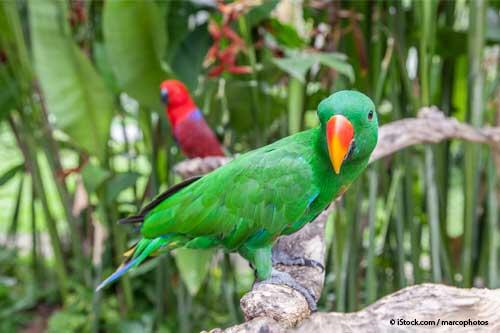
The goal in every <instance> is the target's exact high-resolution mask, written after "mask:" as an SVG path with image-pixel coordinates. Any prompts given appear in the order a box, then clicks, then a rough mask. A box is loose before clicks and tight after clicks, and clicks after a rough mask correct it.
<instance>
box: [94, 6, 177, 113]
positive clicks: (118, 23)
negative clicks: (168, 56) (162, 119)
mask: <svg viewBox="0 0 500 333" xmlns="http://www.w3.org/2000/svg"><path fill="white" fill-rule="evenodd" d="M103 20H104V21H103V32H104V39H105V47H106V51H107V54H108V60H109V62H110V63H111V65H112V67H113V71H114V73H115V76H116V78H117V80H118V83H119V85H120V86H121V88H122V89H123V90H124V91H125V92H126V93H127V94H129V95H130V96H132V97H133V98H135V99H137V100H138V101H139V103H141V104H142V105H144V106H147V107H150V108H156V109H161V106H160V97H159V86H160V83H161V82H162V81H163V80H164V79H166V78H167V77H168V74H167V73H166V72H165V71H164V70H163V68H162V66H161V58H162V56H163V52H164V50H165V47H166V36H165V25H164V21H163V20H162V13H161V12H160V10H159V8H158V6H157V5H156V4H155V3H154V2H153V1H106V2H105V4H104V13H103Z"/></svg>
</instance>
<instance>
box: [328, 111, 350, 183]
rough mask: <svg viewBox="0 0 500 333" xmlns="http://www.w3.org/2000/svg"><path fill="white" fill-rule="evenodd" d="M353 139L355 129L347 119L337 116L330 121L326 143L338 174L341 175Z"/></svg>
mask: <svg viewBox="0 0 500 333" xmlns="http://www.w3.org/2000/svg"><path fill="white" fill-rule="evenodd" d="M353 137H354V128H353V127H352V124H351V122H350V121H349V120H348V119H347V118H346V117H344V116H342V115H336V116H333V117H331V118H330V119H329V120H328V122H327V124H326V141H327V145H328V154H329V155H330V161H331V162H332V165H333V170H335V173H336V174H339V173H340V168H341V167H342V163H344V160H345V158H346V156H347V154H348V153H349V148H350V146H351V143H352V141H353Z"/></svg>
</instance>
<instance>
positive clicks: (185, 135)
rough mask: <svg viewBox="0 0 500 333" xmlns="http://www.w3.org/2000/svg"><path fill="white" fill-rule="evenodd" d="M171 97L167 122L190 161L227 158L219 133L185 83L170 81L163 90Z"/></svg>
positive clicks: (167, 109)
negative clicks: (195, 101)
mask: <svg viewBox="0 0 500 333" xmlns="http://www.w3.org/2000/svg"><path fill="white" fill-rule="evenodd" d="M160 88H161V90H162V93H165V94H166V95H167V96H168V102H167V105H166V110H165V111H166V113H167V118H168V120H169V122H170V126H171V128H172V131H173V134H174V137H175V139H176V140H177V143H178V144H179V146H180V148H181V151H182V152H183V153H184V155H186V156H187V157H189V158H194V157H206V156H224V155H225V154H224V151H223V149H222V146H221V144H220V142H219V140H218V139H217V137H216V136H215V133H214V132H213V131H212V129H211V128H210V127H209V126H208V125H207V123H206V121H205V119H204V118H203V114H202V113H201V112H200V111H199V110H198V108H197V107H196V104H195V103H194V101H193V99H192V98H191V96H190V94H189V91H188V89H187V88H186V86H184V84H182V82H180V81H177V80H166V81H164V82H163V83H162V84H161V86H160Z"/></svg>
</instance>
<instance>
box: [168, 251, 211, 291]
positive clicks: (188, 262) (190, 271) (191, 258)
mask: <svg viewBox="0 0 500 333" xmlns="http://www.w3.org/2000/svg"><path fill="white" fill-rule="evenodd" d="M214 252H215V250H213V249H210V250H192V249H177V250H175V255H174V257H175V262H176V264H177V268H178V269H179V273H180V275H181V278H182V281H183V282H184V284H185V285H186V287H187V289H188V291H189V293H190V294H191V295H196V293H198V290H200V287H201V286H202V284H203V281H205V278H206V276H207V274H208V270H209V268H210V262H211V261H212V257H213V254H214Z"/></svg>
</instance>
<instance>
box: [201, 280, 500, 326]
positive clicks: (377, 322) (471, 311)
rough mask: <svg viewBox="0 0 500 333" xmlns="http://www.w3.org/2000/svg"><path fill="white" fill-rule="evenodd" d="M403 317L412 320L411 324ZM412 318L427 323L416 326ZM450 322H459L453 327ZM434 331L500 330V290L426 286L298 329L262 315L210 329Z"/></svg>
mask: <svg viewBox="0 0 500 333" xmlns="http://www.w3.org/2000/svg"><path fill="white" fill-rule="evenodd" d="M469 319H470V321H469ZM392 320H393V321H392ZM401 320H404V321H406V322H408V323H407V325H405V323H404V322H402V321H401ZM413 320H417V321H419V323H421V324H423V325H416V324H412V323H411V322H412V321H413ZM438 320H439V322H438ZM421 321H426V322H427V323H423V322H421ZM429 321H430V322H429ZM445 321H455V323H453V325H450V324H449V323H445ZM478 321H481V322H482V323H481V324H479V323H478ZM398 322H399V324H398ZM474 322H476V323H474ZM425 324H427V325H425ZM429 331H432V332H500V289H496V290H490V289H476V288H472V289H459V288H455V287H448V286H444V285H439V284H421V285H416V286H412V287H407V288H405V289H402V290H400V291H397V292H395V293H393V294H390V295H388V296H386V297H384V298H382V299H380V300H378V301H377V302H375V303H374V304H372V305H369V306H367V307H366V308H364V309H363V310H361V311H358V312H353V313H336V312H331V313H319V312H318V313H314V314H313V315H312V316H310V318H308V319H306V320H304V321H303V322H302V323H301V324H300V325H299V326H298V327H295V328H286V327H285V326H284V325H283V323H281V324H280V323H278V322H277V321H275V320H273V319H271V318H268V317H261V318H256V319H253V320H251V321H249V322H246V323H244V324H240V325H236V326H233V327H230V328H227V329H225V330H223V329H219V328H217V329H213V330H211V331H210V333H222V332H224V333H247V332H266V333H283V332H314V333H319V332H374V333H375V332H429Z"/></svg>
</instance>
